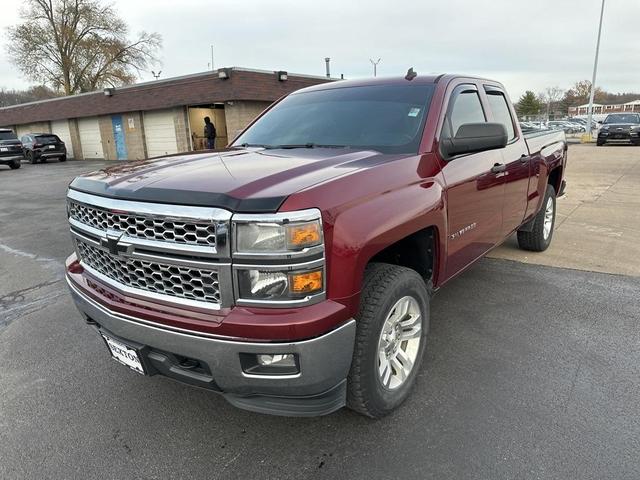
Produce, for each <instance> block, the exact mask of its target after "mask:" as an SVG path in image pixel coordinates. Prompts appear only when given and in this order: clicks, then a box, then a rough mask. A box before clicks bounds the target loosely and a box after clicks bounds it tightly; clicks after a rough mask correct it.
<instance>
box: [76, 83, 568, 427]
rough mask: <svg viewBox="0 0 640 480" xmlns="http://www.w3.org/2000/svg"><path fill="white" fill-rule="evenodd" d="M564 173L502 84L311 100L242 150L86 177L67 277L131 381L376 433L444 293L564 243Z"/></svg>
mask: <svg viewBox="0 0 640 480" xmlns="http://www.w3.org/2000/svg"><path fill="white" fill-rule="evenodd" d="M566 158H567V144H566V141H565V135H564V133H563V132H561V131H549V132H547V133H543V132H537V133H536V134H535V135H532V136H530V137H527V136H525V135H523V133H522V132H521V130H520V127H519V125H518V123H517V121H516V114H515V111H514V109H513V107H512V104H511V102H510V100H509V97H508V96H507V93H506V92H505V89H504V87H503V86H502V85H501V84H500V83H498V82H495V81H491V80H483V79H478V78H468V77H460V76H456V75H444V76H437V77H436V76H425V77H422V76H417V77H415V75H410V74H408V75H407V76H406V77H404V78H394V79H381V78H378V79H368V80H362V81H343V82H335V83H327V84H323V85H319V86H315V87H310V88H306V89H303V90H298V91H297V92H295V93H293V94H290V95H288V96H286V97H285V98H284V99H281V100H279V101H278V102H276V103H275V104H274V105H272V106H271V107H270V108H269V109H267V111H265V112H264V113H263V114H261V116H260V117H259V118H257V119H256V120H255V121H254V122H253V123H252V124H251V125H250V126H249V127H248V128H247V129H245V131H244V132H242V133H241V134H240V135H239V137H238V138H236V139H235V141H233V142H232V144H231V146H230V147H229V148H227V149H224V150H221V151H216V152H213V153H212V152H204V153H190V154H184V155H177V156H171V157H164V158H160V159H153V160H147V161H139V162H130V163H126V164H123V165H117V166H116V165H114V166H109V167H108V168H106V169H104V170H100V171H97V172H94V173H91V174H85V175H82V176H80V177H77V178H76V179H75V180H73V181H72V182H71V184H70V186H69V190H68V197H67V201H68V204H67V211H68V215H69V223H70V228H71V234H72V238H73V241H74V250H75V252H76V253H74V254H72V255H71V256H70V257H69V258H68V259H67V261H66V278H67V280H68V284H69V287H70V290H71V294H72V297H73V299H74V301H75V303H76V305H77V306H78V308H79V310H80V311H81V312H82V314H83V316H84V318H85V319H86V321H87V323H88V324H89V325H91V326H92V327H93V328H95V329H96V331H97V333H98V334H99V335H100V336H101V338H102V339H104V342H105V346H106V347H107V350H108V351H109V352H110V355H111V356H112V357H113V358H114V359H116V360H117V361H119V362H120V363H122V364H124V365H126V366H128V367H129V368H130V369H132V370H133V371H134V372H137V373H140V374H145V375H165V376H167V377H171V378H173V379H176V380H181V381H183V382H186V383H188V384H191V385H195V386H199V387H203V388H206V389H209V390H212V391H215V392H218V393H221V394H222V395H224V397H225V398H226V399H227V400H228V401H229V402H231V403H232V404H234V405H236V406H238V407H240V408H244V409H248V410H253V411H257V412H262V413H270V414H280V415H322V414H328V413H331V412H333V411H335V410H337V409H339V408H341V407H343V406H345V405H348V406H349V407H350V408H352V409H353V410H356V411H357V412H360V413H362V414H364V415H368V416H370V417H375V418H377V417H381V416H383V415H385V414H387V413H389V412H390V411H392V410H393V409H394V408H396V407H398V406H399V405H400V404H401V403H402V402H403V401H404V400H405V399H406V398H407V396H408V395H409V393H410V390H411V387H412V385H413V383H414V381H415V379H416V376H417V375H418V372H419V369H420V364H421V361H422V357H423V354H424V351H425V347H426V343H427V342H426V339H427V332H428V330H429V318H430V312H429V303H430V298H431V295H432V294H433V293H435V292H436V291H437V290H439V289H440V288H442V287H444V286H445V285H446V284H447V282H449V281H450V280H451V279H452V278H454V277H455V276H456V275H459V274H460V273H461V272H463V271H464V270H465V269H467V268H468V267H469V266H470V265H472V264H473V263H474V262H475V261H476V260H478V259H479V258H480V257H482V256H483V255H484V254H485V253H487V252H488V251H490V250H491V249H492V248H494V247H495V246H496V245H498V244H500V243H502V242H503V241H504V240H505V239H507V238H509V237H510V236H511V235H512V234H513V233H515V232H517V238H518V243H519V245H520V247H521V248H523V249H525V250H531V251H537V252H540V251H544V250H545V249H546V248H547V247H548V246H549V244H550V243H551V240H552V237H553V227H554V221H555V220H554V219H555V212H556V197H557V196H559V195H562V193H563V191H564V188H565V181H564V170H565V164H566ZM505 301H509V299H505ZM512 301H517V299H512Z"/></svg>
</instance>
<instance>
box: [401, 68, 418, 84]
mask: <svg viewBox="0 0 640 480" xmlns="http://www.w3.org/2000/svg"><path fill="white" fill-rule="evenodd" d="M417 76H418V74H417V73H416V72H414V71H413V67H411V68H410V69H409V70H407V74H406V75H405V76H404V79H405V80H409V81H411V80H413V79H414V78H416V77H417Z"/></svg>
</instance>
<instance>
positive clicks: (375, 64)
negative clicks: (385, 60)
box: [369, 58, 380, 77]
mask: <svg viewBox="0 0 640 480" xmlns="http://www.w3.org/2000/svg"><path fill="white" fill-rule="evenodd" d="M369 61H370V62H371V65H373V76H374V77H375V76H376V75H377V74H378V64H379V63H380V59H378V60H376V61H375V62H374V61H373V59H371V58H370V59H369Z"/></svg>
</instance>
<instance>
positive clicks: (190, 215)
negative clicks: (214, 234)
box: [67, 189, 232, 222]
mask: <svg viewBox="0 0 640 480" xmlns="http://www.w3.org/2000/svg"><path fill="white" fill-rule="evenodd" d="M67 197H68V198H70V199H72V200H74V201H77V202H80V203H83V204H85V205H87V206H89V207H99V208H104V209H106V210H119V211H125V212H127V213H131V214H136V215H150V216H158V217H166V218H167V219H168V220H170V219H171V218H174V219H180V220H201V221H209V222H212V221H216V220H218V221H225V222H226V221H229V220H230V219H231V215H232V214H231V212H230V211H228V210H223V209H221V208H213V207H211V208H208V207H187V206H182V205H164V204H161V203H146V202H135V201H131V200H119V199H115V198H107V197H99V196H97V195H89V194H87V193H83V192H79V191H77V190H72V189H69V190H68V192H67Z"/></svg>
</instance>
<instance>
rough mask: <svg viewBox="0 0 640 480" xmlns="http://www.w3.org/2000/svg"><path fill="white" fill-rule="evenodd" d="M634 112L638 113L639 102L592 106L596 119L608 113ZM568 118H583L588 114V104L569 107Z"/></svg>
mask: <svg viewBox="0 0 640 480" xmlns="http://www.w3.org/2000/svg"><path fill="white" fill-rule="evenodd" d="M624 112H635V113H640V100H634V101H632V102H627V103H619V104H615V105H602V104H600V103H594V104H593V115H594V116H596V115H597V117H596V119H599V118H600V117H602V118H604V117H605V116H607V115H608V114H610V113H624ZM568 113H569V116H570V117H583V116H587V115H588V114H589V104H588V103H587V104H585V105H580V106H578V107H569V111H568Z"/></svg>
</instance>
